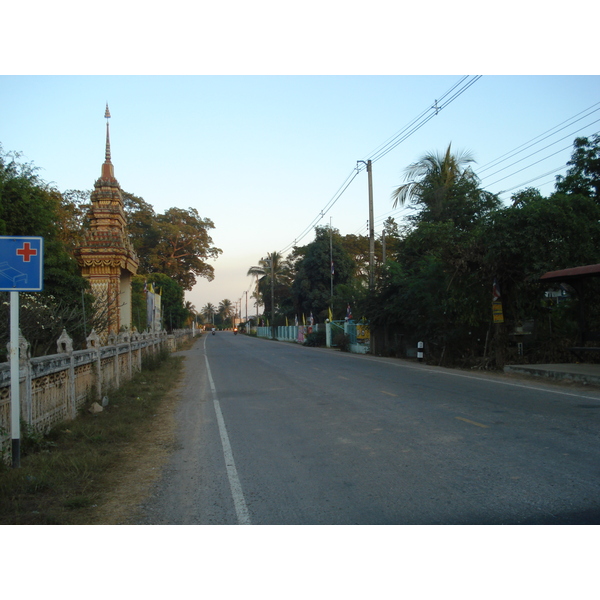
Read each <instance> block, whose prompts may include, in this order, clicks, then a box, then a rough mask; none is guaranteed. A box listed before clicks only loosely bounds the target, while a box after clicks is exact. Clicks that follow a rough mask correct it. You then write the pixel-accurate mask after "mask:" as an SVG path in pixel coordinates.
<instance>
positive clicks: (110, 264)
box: [76, 104, 139, 339]
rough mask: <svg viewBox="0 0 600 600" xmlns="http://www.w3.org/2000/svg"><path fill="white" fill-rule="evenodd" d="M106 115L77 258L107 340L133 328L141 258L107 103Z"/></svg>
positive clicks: (103, 336)
mask: <svg viewBox="0 0 600 600" xmlns="http://www.w3.org/2000/svg"><path fill="white" fill-rule="evenodd" d="M104 116H105V118H106V151H105V159H104V163H103V164H102V171H101V175H100V178H99V179H97V180H96V182H95V183H94V191H93V192H92V194H91V198H90V200H91V204H92V206H91V209H90V211H89V213H88V218H89V222H90V228H89V230H88V232H87V233H86V236H85V240H84V243H83V246H82V247H81V248H78V249H77V250H76V257H77V261H78V263H79V266H80V268H81V274H82V275H83V276H84V277H85V278H86V279H88V280H89V282H90V285H91V288H92V293H93V294H94V296H95V297H96V299H97V300H99V301H100V302H99V303H98V304H99V305H100V307H101V308H100V310H103V311H106V319H105V322H106V327H105V329H104V331H98V332H97V333H98V334H99V335H100V337H101V338H104V339H106V338H107V337H108V335H109V334H111V333H115V334H118V333H119V331H123V330H129V329H131V304H132V303H131V278H132V277H133V275H135V274H136V273H137V269H138V265H139V260H138V257H137V255H136V254H135V252H134V250H133V246H132V244H131V242H130V240H129V237H128V234H127V220H126V216H125V210H124V204H123V196H122V191H121V187H120V185H119V182H118V181H117V179H116V178H115V174H114V167H113V164H112V162H111V156H110V130H109V123H108V119H109V118H110V111H109V109H108V104H107V105H106V111H105V114H104Z"/></svg>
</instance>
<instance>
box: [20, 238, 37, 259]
mask: <svg viewBox="0 0 600 600" xmlns="http://www.w3.org/2000/svg"><path fill="white" fill-rule="evenodd" d="M37 253H38V251H37V250H36V249H35V248H32V247H31V245H30V244H29V242H25V243H24V244H23V247H22V248H19V249H18V250H17V255H18V256H22V257H23V262H30V259H31V257H32V256H36V255H37Z"/></svg>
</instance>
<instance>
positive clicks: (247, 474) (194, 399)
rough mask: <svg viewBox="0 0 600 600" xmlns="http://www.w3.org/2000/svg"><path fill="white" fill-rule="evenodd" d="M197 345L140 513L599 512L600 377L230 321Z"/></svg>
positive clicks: (582, 519)
mask: <svg viewBox="0 0 600 600" xmlns="http://www.w3.org/2000/svg"><path fill="white" fill-rule="evenodd" d="M185 354H186V356H187V359H186V375H185V383H184V385H183V387H182V395H181V401H180V403H179V406H178V409H177V422H178V432H177V436H178V447H177V449H176V450H175V452H174V453H173V455H172V457H171V460H170V462H169V464H168V465H167V466H166V468H165V469H164V471H163V474H162V477H161V479H160V480H159V482H158V484H157V486H156V488H155V489H154V491H153V494H152V496H151V498H150V499H149V500H148V501H147V502H146V503H145V504H144V505H143V507H142V517H141V519H140V520H139V523H141V524H187V525H192V524H238V523H239V524H257V525H258V524H589V523H594V524H597V523H600V444H599V441H600V427H599V425H600V390H597V389H586V388H583V387H576V386H573V385H571V386H563V385H557V384H551V383H548V384H546V383H538V382H537V381H536V380H527V379H519V378H515V377H509V376H505V375H490V374H484V373H474V372H465V371H457V370H452V369H443V368H436V367H431V366H427V365H424V364H419V363H415V362H410V361H402V360H396V359H386V358H377V357H371V356H359V355H350V354H345V353H341V352H337V351H332V350H325V349H314V348H305V347H302V346H298V345H296V344H292V343H285V342H273V341H269V340H259V339H253V338H250V337H245V336H242V335H238V336H234V335H233V333H231V332H219V333H218V334H217V335H215V336H211V335H208V336H204V337H202V338H201V339H200V340H199V341H198V342H197V343H196V344H195V345H194V347H193V349H192V350H190V351H187V352H186V353H185Z"/></svg>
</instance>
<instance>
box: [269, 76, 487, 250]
mask: <svg viewBox="0 0 600 600" xmlns="http://www.w3.org/2000/svg"><path fill="white" fill-rule="evenodd" d="M469 77H470V76H469V75H465V76H463V77H462V78H461V79H460V80H459V81H458V82H457V83H455V84H454V85H453V86H452V87H451V88H450V89H449V90H447V91H446V92H445V93H444V94H443V95H442V96H441V97H440V99H439V100H435V103H434V104H433V105H432V106H430V107H428V108H427V109H425V110H424V111H423V112H422V113H421V114H420V115H419V116H417V117H415V118H414V119H413V120H412V121H410V122H409V124H408V125H406V126H405V127H404V128H403V129H401V130H400V131H399V132H398V133H396V134H395V135H394V136H392V137H391V138H390V139H389V141H388V142H384V144H382V145H380V146H378V148H377V149H376V150H375V151H374V152H373V153H372V155H371V159H370V160H371V162H372V163H373V162H376V161H378V160H380V159H381V158H383V157H384V156H386V155H387V154H389V153H390V152H391V151H392V150H393V149H394V148H396V147H397V146H398V145H400V144H401V143H402V142H403V141H405V140H406V139H407V138H408V137H409V136H411V135H412V134H413V133H415V132H416V131H418V130H419V129H420V128H421V127H423V126H424V125H425V124H426V123H428V122H429V121H430V120H431V119H433V117H435V116H436V115H437V114H438V113H439V112H440V111H441V110H443V109H444V108H446V106H448V105H449V104H450V103H451V102H453V101H454V100H456V98H458V97H459V96H460V95H461V94H463V93H464V92H465V91H466V90H467V89H469V88H470V87H471V86H472V85H473V84H474V83H476V82H477V81H479V79H481V77H482V76H481V75H476V76H473V78H472V79H471V80H470V81H467V82H466V83H465V84H464V85H463V87H461V88H460V89H458V91H455V90H456V89H457V88H459V86H461V85H462V84H463V83H464V82H465V81H466V80H468V79H469ZM453 92H454V94H453V95H452V96H451V97H450V98H448V99H447V100H445V102H442V103H441V104H440V103H439V102H440V101H441V100H444V99H445V98H447V97H448V96H449V95H450V94H452V93H453ZM430 111H433V112H432V113H431V114H429V115H428V114H427V113H430ZM426 115H427V116H426ZM358 162H364V161H358ZM365 168H366V167H365V165H362V166H360V167H359V166H358V163H357V167H356V168H355V169H353V171H352V172H351V173H350V175H348V177H347V178H346V180H345V181H344V183H343V184H342V185H341V186H340V189H339V190H338V191H337V192H336V194H334V196H333V197H332V198H331V199H330V200H329V202H328V203H327V204H326V205H325V207H324V208H323V209H322V210H321V211H320V213H319V214H318V215H317V216H316V217H315V218H314V219H313V220H312V221H311V223H310V225H308V226H307V227H306V228H305V229H304V230H303V231H302V233H301V234H300V235H299V236H298V237H296V238H295V239H294V241H293V242H292V243H290V244H288V245H287V246H285V247H284V248H283V249H282V250H280V252H279V253H280V254H283V253H285V252H287V251H289V250H290V249H291V248H293V247H294V246H295V245H296V244H297V242H299V241H300V240H301V239H303V238H304V237H305V236H306V235H307V234H308V233H309V232H310V231H311V230H312V228H313V227H314V225H315V224H316V223H318V222H319V221H320V220H321V219H322V218H323V217H324V216H325V215H326V214H327V213H328V212H329V210H331V208H333V206H334V205H335V203H336V202H337V201H338V200H339V199H340V197H341V196H342V194H343V193H344V192H345V191H346V189H348V187H349V185H350V184H351V183H352V182H353V181H354V179H355V178H356V176H357V175H358V174H359V173H360V172H362V171H363V170H364V169H365Z"/></svg>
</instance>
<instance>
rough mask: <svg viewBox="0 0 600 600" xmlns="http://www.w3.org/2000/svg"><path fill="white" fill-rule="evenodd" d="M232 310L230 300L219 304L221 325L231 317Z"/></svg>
mask: <svg viewBox="0 0 600 600" xmlns="http://www.w3.org/2000/svg"><path fill="white" fill-rule="evenodd" d="M234 310H235V309H234V307H233V303H232V302H231V300H228V299H227V298H225V300H221V302H219V315H220V316H221V319H223V323H225V321H227V320H228V319H230V318H231V317H232V316H233V314H234Z"/></svg>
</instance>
